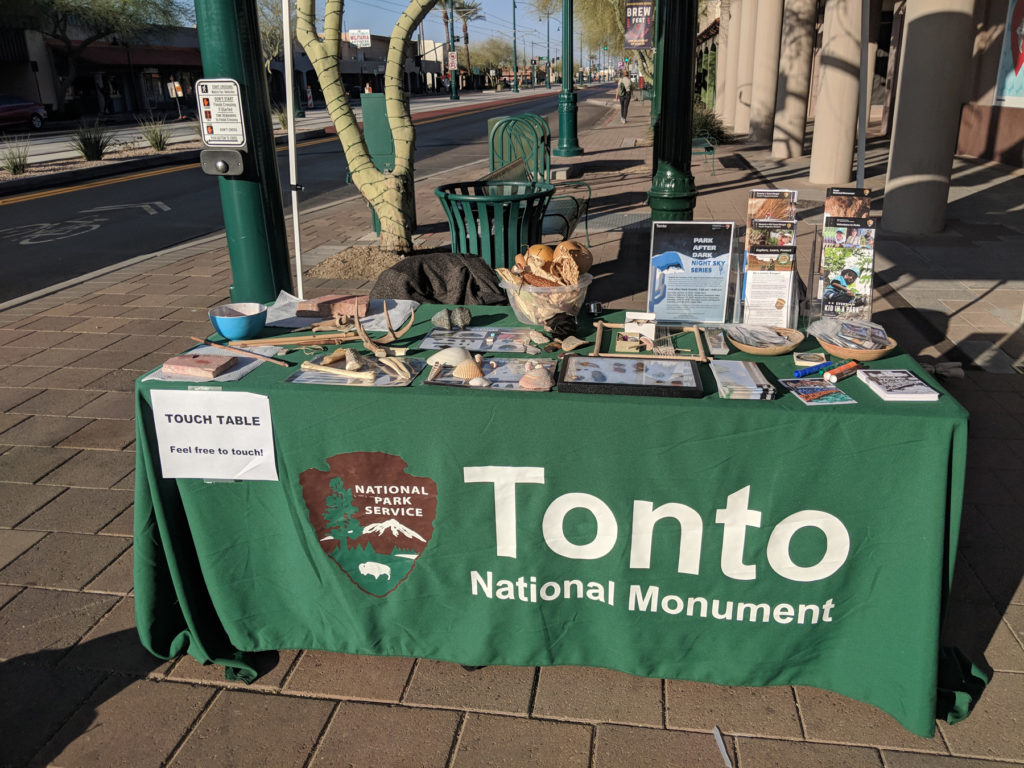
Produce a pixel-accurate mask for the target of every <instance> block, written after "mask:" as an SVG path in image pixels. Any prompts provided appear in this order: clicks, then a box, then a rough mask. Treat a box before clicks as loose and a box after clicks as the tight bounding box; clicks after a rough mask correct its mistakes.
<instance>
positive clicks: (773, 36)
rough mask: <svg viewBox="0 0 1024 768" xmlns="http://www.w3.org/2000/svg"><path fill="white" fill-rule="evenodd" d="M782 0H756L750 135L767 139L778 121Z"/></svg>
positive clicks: (759, 141) (758, 139) (753, 138)
mask: <svg viewBox="0 0 1024 768" xmlns="http://www.w3.org/2000/svg"><path fill="white" fill-rule="evenodd" d="M782 4H783V0H760V2H758V3H757V42H756V44H755V47H754V77H753V86H752V89H751V96H750V138H751V139H752V140H753V141H756V142H758V143H759V144H761V143H766V142H769V141H771V139H772V127H773V126H774V124H775V90H776V87H777V86H778V81H779V45H780V39H781V37H782Z"/></svg>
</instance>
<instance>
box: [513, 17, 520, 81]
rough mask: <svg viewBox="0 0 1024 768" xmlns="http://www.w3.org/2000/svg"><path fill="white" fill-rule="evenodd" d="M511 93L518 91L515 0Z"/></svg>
mask: <svg viewBox="0 0 1024 768" xmlns="http://www.w3.org/2000/svg"><path fill="white" fill-rule="evenodd" d="M512 93H519V52H518V50H517V48H516V0H512Z"/></svg>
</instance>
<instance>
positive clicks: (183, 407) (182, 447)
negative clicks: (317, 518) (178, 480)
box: [150, 389, 277, 480]
mask: <svg viewBox="0 0 1024 768" xmlns="http://www.w3.org/2000/svg"><path fill="white" fill-rule="evenodd" d="M150 399H151V401H152V403H153V423H154V425H155V426H156V439H157V444H158V446H159V452H160V467H161V469H162V471H163V476H164V477H195V478H201V479H204V480H277V462H276V460H275V457H274V429H273V424H272V422H271V418H270V400H269V399H268V398H267V397H266V395H256V394H253V393H252V392H216V391H210V392H207V391H202V390H189V391H183V390H169V389H154V390H153V391H152V392H150Z"/></svg>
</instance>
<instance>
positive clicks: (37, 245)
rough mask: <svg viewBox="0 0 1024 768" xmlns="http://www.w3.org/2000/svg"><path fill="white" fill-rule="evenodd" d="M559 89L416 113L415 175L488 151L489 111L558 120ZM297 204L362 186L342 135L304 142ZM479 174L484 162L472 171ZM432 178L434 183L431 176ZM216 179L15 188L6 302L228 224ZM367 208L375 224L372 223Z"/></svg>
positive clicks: (0, 289)
mask: <svg viewBox="0 0 1024 768" xmlns="http://www.w3.org/2000/svg"><path fill="white" fill-rule="evenodd" d="M606 95H607V94H606V93H604V89H601V90H588V91H584V92H583V93H582V94H581V95H580V109H579V112H578V124H579V129H580V130H583V129H585V128H587V127H588V126H589V125H591V124H592V123H593V122H595V121H596V120H598V119H600V118H601V117H602V116H604V114H605V109H604V108H598V107H595V106H593V105H587V103H586V102H587V100H588V99H589V98H593V97H597V98H604V97H606ZM557 106H558V102H557V91H552V92H549V93H547V94H542V95H540V96H539V97H538V98H537V99H535V100H534V99H531V100H528V101H527V100H520V101H517V102H516V103H515V105H514V108H513V109H510V105H509V104H507V103H506V104H502V103H498V104H488V105H481V109H480V110H479V111H474V112H473V113H468V114H467V113H461V114H455V115H434V116H430V117H419V118H414V119H415V120H416V124H417V130H416V135H417V139H416V177H417V178H423V177H425V176H429V175H431V174H433V173H437V172H439V171H442V170H447V169H449V168H453V167H455V166H460V165H464V164H467V163H470V162H472V161H474V160H480V159H484V158H486V157H487V120H488V118H491V117H495V116H501V115H505V114H509V113H510V112H513V111H514V112H524V111H532V112H535V113H537V114H541V115H544V116H546V117H549V118H550V120H551V122H552V124H553V125H554V126H556V127H557V112H556V111H557ZM278 161H279V175H280V179H281V182H282V195H283V199H284V202H285V209H286V212H290V205H291V194H290V192H288V191H287V190H286V185H287V181H288V167H287V153H286V152H285V151H280V152H279V153H278ZM297 161H298V163H297V165H298V169H299V170H298V181H299V184H301V185H302V186H303V187H304V189H303V191H302V192H301V193H300V200H299V208H300V210H308V209H310V208H312V207H317V206H320V205H324V204H326V203H330V202H333V201H337V200H341V199H345V198H347V197H350V196H352V195H356V194H358V192H357V191H356V189H355V187H354V186H353V185H352V184H349V183H346V181H345V173H346V165H345V157H344V154H343V152H342V150H341V145H340V144H339V142H338V140H337V137H334V136H331V137H325V138H323V139H317V140H313V141H307V142H304V143H302V144H300V146H299V149H298V151H297ZM470 172H471V173H472V176H470V178H473V177H475V176H477V175H482V174H483V173H485V172H486V166H479V167H478V168H473V169H471V171H470ZM427 183H429V182H427ZM217 185H218V182H217V180H216V179H215V178H213V177H211V176H207V175H205V174H203V172H202V171H201V170H200V169H199V166H198V164H187V165H174V166H167V167H162V168H155V169H150V170H146V171H140V172H136V173H131V174H126V175H123V176H117V177H110V178H105V179H96V180H92V181H86V182H82V183H78V184H74V185H68V186H65V187H60V188H52V189H46V190H40V191H38V192H35V193H30V194H23V195H16V196H12V197H11V199H10V201H9V202H7V203H5V204H3V205H0V302H2V301H7V300H10V299H13V298H17V297H19V296H24V295H26V294H29V293H32V292H35V291H38V290H40V289H43V288H46V287H49V286H51V285H56V284H58V283H61V282H64V281H66V280H69V279H72V278H75V277H78V276H81V275H84V274H87V273H89V272H92V271H94V270H97V269H100V268H103V267H107V266H110V265H113V264H117V263H120V262H122V261H126V260H128V259H131V258H134V257H136V256H141V255H144V254H148V253H153V252H155V251H159V250H162V249H164V248H168V247H170V246H173V245H177V244H180V243H184V242H188V241H190V240H194V239H196V238H199V237H202V236H204V235H209V234H211V233H215V232H219V231H221V230H222V229H223V227H224V220H223V215H222V213H221V206H220V196H219V194H218V191H217ZM369 226H370V222H369V213H367V229H369Z"/></svg>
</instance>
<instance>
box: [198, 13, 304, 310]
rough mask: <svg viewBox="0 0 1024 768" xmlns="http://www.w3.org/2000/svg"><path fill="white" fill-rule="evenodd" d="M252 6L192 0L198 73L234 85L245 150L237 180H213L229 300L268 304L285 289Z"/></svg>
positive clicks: (279, 208)
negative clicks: (238, 91)
mask: <svg viewBox="0 0 1024 768" xmlns="http://www.w3.org/2000/svg"><path fill="white" fill-rule="evenodd" d="M256 18H257V17H256V3H255V0H196V26H197V28H198V30H199V47H200V51H201V53H202V57H203V70H204V75H205V76H206V77H208V78H214V77H227V78H232V79H234V80H237V81H238V83H239V85H240V86H241V92H242V115H243V118H244V120H245V127H246V134H247V139H248V141H249V152H248V153H247V155H246V158H245V164H246V167H245V171H244V173H243V174H242V175H241V176H232V177H221V178H218V179H217V186H218V188H219V189H220V200H221V207H222V208H223V210H224V229H225V231H226V233H227V241H228V252H229V254H230V259H231V276H232V285H231V289H230V293H231V300H232V301H258V302H264V303H269V302H271V301H274V300H275V299H276V298H277V294H278V293H280V291H281V289H283V288H288V289H290V288H291V275H290V274H289V273H290V269H289V264H288V238H287V237H286V235H285V232H286V229H285V224H284V206H283V204H282V201H281V180H280V176H279V175H278V171H277V153H276V151H275V149H274V130H273V126H272V125H271V122H270V97H269V96H268V94H267V81H266V78H265V77H264V75H263V71H264V70H263V62H262V60H261V57H260V55H259V51H260V36H259V27H258V24H257V21H256Z"/></svg>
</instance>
